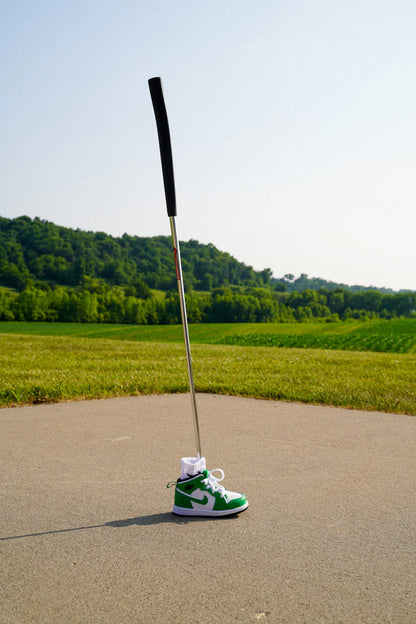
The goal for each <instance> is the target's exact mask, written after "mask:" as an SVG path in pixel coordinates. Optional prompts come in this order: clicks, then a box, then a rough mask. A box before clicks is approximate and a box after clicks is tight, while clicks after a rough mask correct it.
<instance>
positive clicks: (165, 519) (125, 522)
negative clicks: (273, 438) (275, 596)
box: [0, 511, 238, 542]
mask: <svg viewBox="0 0 416 624" xmlns="http://www.w3.org/2000/svg"><path fill="white" fill-rule="evenodd" d="M237 517H238V514H232V515H230V516H220V517H217V518H209V517H208V518H204V517H202V516H199V517H196V516H194V517H190V516H175V514H173V513H172V512H171V511H168V512H165V513H158V514H149V515H147V516H137V518H124V519H122V520H112V521H111V522H106V523H105V524H91V525H86V526H79V527H70V528H67V529H56V530H50V531H39V532H37V533H25V534H23V535H9V536H6V537H0V542H4V541H8V540H17V539H23V538H27V537H42V536H45V535H56V534H59V533H72V532H74V531H87V530H92V529H102V528H104V527H112V528H115V529H123V528H125V527H129V526H153V525H155V524H188V523H189V522H218V521H219V520H235V519H236V518H237Z"/></svg>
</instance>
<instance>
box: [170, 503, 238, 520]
mask: <svg viewBox="0 0 416 624" xmlns="http://www.w3.org/2000/svg"><path fill="white" fill-rule="evenodd" d="M247 507H248V503H245V505H241V507H236V508H235V509H223V510H222V511H213V510H212V509H185V507H177V506H176V505H174V506H173V513H174V514H176V515H177V516H211V517H219V516H231V515H232V514H238V513H240V512H241V511H244V510H245V509H247Z"/></svg>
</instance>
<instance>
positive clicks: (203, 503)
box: [181, 489, 215, 510]
mask: <svg viewBox="0 0 416 624" xmlns="http://www.w3.org/2000/svg"><path fill="white" fill-rule="evenodd" d="M181 494H183V495H184V496H187V497H188V498H190V499H191V505H192V507H193V508H194V509H211V510H212V509H214V504H215V496H213V495H212V494H209V493H208V492H204V491H203V490H200V489H198V490H194V491H193V492H192V494H187V493H186V492H183V491H182V490H181ZM195 499H196V500H195ZM197 501H200V502H197Z"/></svg>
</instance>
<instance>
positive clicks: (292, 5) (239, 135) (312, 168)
mask: <svg viewBox="0 0 416 624" xmlns="http://www.w3.org/2000/svg"><path fill="white" fill-rule="evenodd" d="M415 33H416V3H415V2H414V0H395V1H394V2H393V1H386V0H377V1H375V0H350V1H347V0H342V1H341V0H314V1H313V2H311V1H310V0H281V1H279V0H255V1H254V0H252V1H249V0H210V1H209V2H203V1H199V2H198V1H195V0H155V1H154V2H151V1H144V0H117V2H116V1H115V0H111V1H110V0H82V1H81V0H71V2H59V1H58V0H53V1H52V0H38V1H37V2H33V1H32V0H3V1H2V2H1V3H0V51H1V60H0V64H1V65H0V92H1V98H0V102H1V104H0V106H1V109H0V139H1V140H0V215H1V216H3V217H9V218H13V217H16V216H19V215H23V214H26V215H29V216H31V217H35V216H38V217H40V218H41V219H47V220H50V221H53V222H55V223H57V224H58V225H64V226H68V227H72V228H81V229H85V230H94V231H97V230H99V231H104V232H107V233H109V234H113V235H116V236H119V235H122V234H123V233H124V232H127V233H129V234H132V235H138V236H153V235H159V234H165V235H169V233H170V230H169V221H168V218H167V214H166V208H165V204H164V194H163V185H162V175H161V167H160V160H159V152H158V143H157V135H156V126H155V121H154V116H153V110H152V106H151V100H150V96H149V90H148V85H147V80H148V78H150V77H152V76H161V77H162V81H163V87H164V93H165V99H166V104H167V109H168V116H169V121H170V128H171V134H172V144H173V156H174V163H175V177H176V190H177V201H178V220H177V227H178V232H179V237H180V239H181V240H189V239H190V238H194V239H197V240H199V241H200V242H202V243H210V242H211V243H213V244H214V245H216V246H217V247H218V248H219V249H221V250H223V251H228V252H229V253H231V254H232V255H234V256H235V257H236V258H237V259H238V260H241V261H243V262H245V263H246V264H250V265H252V266H254V268H256V269H263V268H265V267H269V268H271V269H272V271H273V274H274V275H275V276H276V277H281V276H283V275H284V274H286V273H293V274H295V275H299V274H300V273H307V274H308V275H309V276H310V277H312V276H314V277H323V278H326V279H329V280H333V281H337V282H344V283H347V284H362V285H366V286H370V285H374V286H378V287H381V286H386V287H390V288H394V289H402V288H408V289H415V290H416V244H415V232H416V209H415V208H416V202H415V199H416V190H415V173H416V157H415V149H416V114H415V113H416V79H415V69H416V34H415Z"/></svg>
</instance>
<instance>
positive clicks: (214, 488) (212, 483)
mask: <svg viewBox="0 0 416 624" xmlns="http://www.w3.org/2000/svg"><path fill="white" fill-rule="evenodd" d="M213 472H220V473H221V478H217V477H214V475H213V474H212V473H213ZM223 479H224V471H223V470H221V468H214V470H211V471H210V472H209V474H208V477H207V478H206V479H204V480H203V481H202V483H204V484H205V485H206V486H207V487H209V488H210V490H211V492H220V494H221V496H222V498H224V496H225V493H226V491H227V490H226V489H225V487H224V486H223V485H220V484H219V482H220V481H222V480H223Z"/></svg>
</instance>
